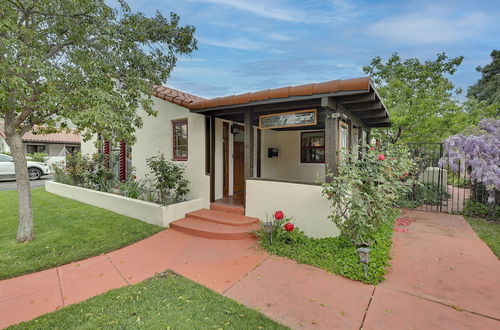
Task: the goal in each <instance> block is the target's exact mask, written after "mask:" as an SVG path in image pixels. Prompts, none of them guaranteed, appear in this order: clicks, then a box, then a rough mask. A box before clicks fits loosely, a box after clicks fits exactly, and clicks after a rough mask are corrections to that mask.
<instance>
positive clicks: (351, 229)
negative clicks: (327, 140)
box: [323, 145, 416, 245]
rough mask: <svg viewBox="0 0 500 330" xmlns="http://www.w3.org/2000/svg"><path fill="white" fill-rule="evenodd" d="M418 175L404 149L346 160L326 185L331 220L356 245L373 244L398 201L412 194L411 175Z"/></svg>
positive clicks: (372, 150)
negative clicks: (377, 233) (375, 236)
mask: <svg viewBox="0 0 500 330" xmlns="http://www.w3.org/2000/svg"><path fill="white" fill-rule="evenodd" d="M415 172H416V163H415V162H414V161H413V159H412V157H411V154H410V152H409V151H408V149H407V148H406V147H405V146H402V145H390V146H387V147H385V148H383V149H382V150H379V148H377V147H375V146H372V147H370V148H369V149H368V150H367V151H366V154H365V156H364V157H363V158H361V159H358V158H357V157H353V156H351V157H349V158H347V157H344V158H343V159H342V160H341V162H340V164H339V166H338V171H337V173H335V174H333V173H329V174H327V182H326V183H324V184H323V195H324V196H326V198H327V199H328V200H329V201H330V202H331V209H332V214H331V215H330V216H329V218H330V220H332V221H333V222H334V223H335V224H336V225H337V227H338V228H339V229H340V232H341V235H342V236H345V237H346V238H348V239H349V240H350V241H351V242H353V243H354V244H355V245H366V244H370V243H372V242H373V237H374V235H375V233H376V232H377V231H378V230H379V228H380V226H381V225H382V224H383V223H384V221H386V220H387V218H388V216H387V214H388V213H389V212H390V211H391V209H392V208H393V207H395V206H396V202H397V200H398V199H399V198H400V197H401V196H403V195H406V194H409V193H410V192H411V189H412V187H413V184H415V183H416V180H415V178H414V177H413V176H412V175H411V174H410V173H415ZM401 178H404V180H403V179H401Z"/></svg>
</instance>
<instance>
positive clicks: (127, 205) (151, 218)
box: [45, 181, 203, 227]
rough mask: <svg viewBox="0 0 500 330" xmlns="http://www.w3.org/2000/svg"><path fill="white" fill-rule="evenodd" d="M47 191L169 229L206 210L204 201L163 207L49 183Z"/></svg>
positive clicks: (47, 183)
mask: <svg viewBox="0 0 500 330" xmlns="http://www.w3.org/2000/svg"><path fill="white" fill-rule="evenodd" d="M45 190H46V191H48V192H50V193H52V194H56V195H59V196H62V197H66V198H71V199H74V200H77V201H79V202H82V203H86V204H90V205H93V206H97V207H100V208H103V209H106V210H109V211H112V212H115V213H118V214H121V215H125V216H128V217H131V218H135V219H138V220H141V221H144V222H147V223H150V224H153V225H157V226H160V227H168V225H169V224H170V222H172V221H174V220H178V219H181V218H184V216H185V214H186V213H189V212H192V211H196V210H199V209H202V208H203V200H202V199H193V200H189V201H185V202H181V203H176V204H171V205H167V206H162V205H159V204H155V203H150V202H145V201H142V200H138V199H133V198H129V197H124V196H120V195H116V194H110V193H105V192H102V191H96V190H91V189H86V188H81V187H75V186H70V185H66V184H62V183H58V182H53V181H47V182H45Z"/></svg>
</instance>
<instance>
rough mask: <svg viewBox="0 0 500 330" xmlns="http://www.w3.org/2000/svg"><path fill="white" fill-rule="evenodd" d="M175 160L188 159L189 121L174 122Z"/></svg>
mask: <svg viewBox="0 0 500 330" xmlns="http://www.w3.org/2000/svg"><path fill="white" fill-rule="evenodd" d="M172 127H173V142H174V146H173V155H174V157H173V159H174V160H187V159H188V122H187V119H180V120H173V121H172Z"/></svg>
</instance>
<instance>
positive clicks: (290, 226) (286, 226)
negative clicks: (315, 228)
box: [283, 222, 295, 231]
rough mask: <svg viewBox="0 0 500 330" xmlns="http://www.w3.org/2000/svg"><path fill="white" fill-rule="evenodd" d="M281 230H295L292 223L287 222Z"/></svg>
mask: <svg viewBox="0 0 500 330" xmlns="http://www.w3.org/2000/svg"><path fill="white" fill-rule="evenodd" d="M283 228H285V230H286V231H293V228H295V226H294V225H293V223H291V222H287V223H285V226H284V227H283Z"/></svg>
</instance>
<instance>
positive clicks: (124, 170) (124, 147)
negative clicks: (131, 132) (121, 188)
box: [120, 141, 127, 181]
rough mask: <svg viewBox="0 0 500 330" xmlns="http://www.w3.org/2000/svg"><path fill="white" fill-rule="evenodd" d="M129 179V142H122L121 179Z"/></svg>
mask: <svg viewBox="0 0 500 330" xmlns="http://www.w3.org/2000/svg"><path fill="white" fill-rule="evenodd" d="M126 179H127V144H126V143H125V142H124V141H121V142H120V181H125V180H126Z"/></svg>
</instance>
